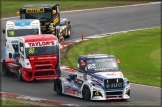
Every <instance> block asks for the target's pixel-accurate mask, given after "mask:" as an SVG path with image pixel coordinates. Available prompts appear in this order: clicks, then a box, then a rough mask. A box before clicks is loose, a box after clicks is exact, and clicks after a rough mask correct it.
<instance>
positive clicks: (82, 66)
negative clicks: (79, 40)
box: [79, 59, 86, 71]
mask: <svg viewBox="0 0 162 107" xmlns="http://www.w3.org/2000/svg"><path fill="white" fill-rule="evenodd" d="M85 66H86V62H85V61H84V60H83V59H80V60H79V69H80V70H82V71H85Z"/></svg>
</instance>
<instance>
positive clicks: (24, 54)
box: [2, 34, 61, 81]
mask: <svg viewBox="0 0 162 107" xmlns="http://www.w3.org/2000/svg"><path fill="white" fill-rule="evenodd" d="M2 71H3V74H4V75H7V74H9V73H12V74H16V75H17V77H18V80H20V81H21V80H24V81H33V80H46V79H55V78H57V77H60V76H61V70H60V49H59V42H58V39H57V37H56V36H53V35H52V34H41V35H27V36H22V37H19V38H18V54H15V55H14V56H12V53H9V58H6V59H3V63H2Z"/></svg>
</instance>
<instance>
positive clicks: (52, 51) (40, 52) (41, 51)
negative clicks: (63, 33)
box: [25, 46, 58, 57]
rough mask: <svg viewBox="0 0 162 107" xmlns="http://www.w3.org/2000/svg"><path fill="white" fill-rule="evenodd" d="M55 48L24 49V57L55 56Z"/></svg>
mask: <svg viewBox="0 0 162 107" xmlns="http://www.w3.org/2000/svg"><path fill="white" fill-rule="evenodd" d="M57 48H58V47H57V46H44V47H30V48H25V52H26V57H28V56H35V55H49V54H57V53H58V52H57Z"/></svg>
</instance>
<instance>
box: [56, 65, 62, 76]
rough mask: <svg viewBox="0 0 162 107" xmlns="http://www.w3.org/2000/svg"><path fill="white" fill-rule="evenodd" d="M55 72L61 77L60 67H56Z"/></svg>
mask: <svg viewBox="0 0 162 107" xmlns="http://www.w3.org/2000/svg"><path fill="white" fill-rule="evenodd" d="M56 73H57V75H58V77H61V69H60V67H57V69H56Z"/></svg>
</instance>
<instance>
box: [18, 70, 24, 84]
mask: <svg viewBox="0 0 162 107" xmlns="http://www.w3.org/2000/svg"><path fill="white" fill-rule="evenodd" d="M17 78H18V80H19V81H22V80H23V77H22V73H21V71H20V69H19V70H18V74H17Z"/></svg>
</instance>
